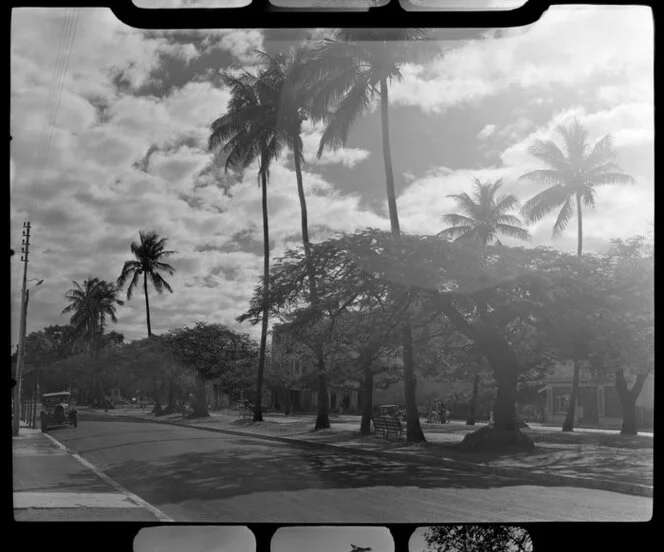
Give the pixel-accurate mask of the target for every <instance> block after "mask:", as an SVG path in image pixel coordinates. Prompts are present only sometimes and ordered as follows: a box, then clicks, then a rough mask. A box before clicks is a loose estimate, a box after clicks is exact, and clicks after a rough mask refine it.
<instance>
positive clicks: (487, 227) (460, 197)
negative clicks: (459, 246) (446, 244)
mask: <svg viewBox="0 0 664 552" xmlns="http://www.w3.org/2000/svg"><path fill="white" fill-rule="evenodd" d="M501 186H502V181H501V180H498V181H496V182H494V183H493V184H491V183H486V184H483V183H482V182H480V181H479V180H478V179H477V178H476V179H475V185H474V187H475V192H474V193H473V195H472V197H471V196H469V195H468V194H467V193H465V192H464V193H461V194H450V195H448V196H447V197H452V198H454V199H455V200H456V202H457V205H458V206H459V209H460V210H461V212H462V213H463V214H451V213H450V214H447V215H443V217H442V219H443V221H444V222H446V223H447V224H451V225H452V226H450V227H449V228H446V229H445V230H443V231H442V232H440V233H439V234H438V235H439V236H441V237H443V238H450V239H453V240H454V241H466V240H472V241H478V242H480V243H482V244H483V245H491V244H492V243H494V242H495V243H496V244H497V245H500V240H499V239H498V234H502V235H503V236H508V237H510V238H516V239H520V240H528V239H530V234H529V233H528V231H527V230H525V229H524V228H523V225H522V223H521V221H520V220H519V218H518V217H516V216H514V215H510V214H508V213H509V211H511V210H512V209H514V208H515V207H516V206H517V205H518V204H519V201H518V199H517V198H516V197H515V196H514V195H512V194H509V195H501V196H499V197H496V193H497V192H498V190H499V188H500V187H501Z"/></svg>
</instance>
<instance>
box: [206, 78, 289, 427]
mask: <svg viewBox="0 0 664 552" xmlns="http://www.w3.org/2000/svg"><path fill="white" fill-rule="evenodd" d="M222 78H223V81H224V84H225V85H226V86H228V87H229V88H230V91H231V99H230V100H229V102H228V110H227V112H226V114H225V115H223V116H222V117H219V118H218V119H216V120H215V121H214V122H213V123H212V129H211V133H210V139H209V148H210V149H211V150H220V151H221V152H222V153H223V154H225V155H226V161H225V170H226V172H228V170H229V169H230V168H233V167H234V168H240V169H245V168H246V167H247V166H249V165H250V164H251V163H252V162H253V161H254V160H256V159H258V181H259V185H260V187H261V199H262V201H261V203H262V210H263V282H264V286H263V302H264V304H265V305H266V308H265V310H264V312H263V316H262V320H261V341H260V350H259V357H258V375H257V377H256V397H262V395H263V377H264V372H265V351H266V347H267V326H268V311H267V304H268V302H269V296H270V289H269V273H270V231H269V223H268V208H267V184H268V179H269V173H270V164H271V163H272V161H273V160H274V159H276V158H277V157H278V156H279V154H280V152H281V150H282V148H283V142H282V140H281V139H280V136H279V134H278V132H277V126H276V125H275V113H276V110H277V109H278V105H275V103H274V100H275V97H274V91H273V89H272V88H271V87H270V86H269V85H267V81H261V79H260V78H258V77H256V76H254V75H251V74H250V73H244V74H243V75H241V76H239V77H233V76H231V75H229V74H224V75H223V76H222ZM261 402H262V401H260V400H257V401H256V405H255V409H254V417H253V419H254V421H255V422H259V421H262V420H263V413H262V405H261Z"/></svg>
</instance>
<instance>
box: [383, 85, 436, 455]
mask: <svg viewBox="0 0 664 552" xmlns="http://www.w3.org/2000/svg"><path fill="white" fill-rule="evenodd" d="M388 105H389V98H388V92H387V79H386V78H383V79H381V81H380V110H381V128H382V138H383V163H384V164H385V182H386V185H387V205H388V208H389V212H390V225H391V229H392V235H393V236H394V237H395V238H396V239H397V240H400V239H401V229H400V228H399V212H398V210H397V199H396V193H395V191H394V173H393V170H392V154H391V152H390V120H389V114H388ZM402 351H403V353H402V354H403V368H404V394H405V399H406V440H407V441H410V442H422V441H426V439H425V438H424V432H423V431H422V427H421V426H420V416H419V413H418V411H417V396H416V379H415V360H414V358H413V333H412V330H411V327H410V323H409V322H407V321H406V322H404V324H403V327H402Z"/></svg>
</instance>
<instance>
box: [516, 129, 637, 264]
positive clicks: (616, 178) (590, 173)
mask: <svg viewBox="0 0 664 552" xmlns="http://www.w3.org/2000/svg"><path fill="white" fill-rule="evenodd" d="M557 132H558V133H559V134H560V136H561V137H562V139H563V145H562V146H559V145H558V144H556V143H555V142H554V141H552V140H537V141H536V142H535V143H534V144H533V145H532V146H531V147H530V149H529V152H530V154H531V155H532V156H533V157H536V158H537V159H539V160H540V161H542V162H543V163H544V164H545V165H546V167H547V168H545V169H537V170H534V171H530V172H528V173H526V174H524V175H523V176H521V179H522V180H525V181H529V182H533V183H535V184H545V185H549V187H548V188H547V189H546V190H544V191H542V192H540V193H538V194H537V195H536V196H534V197H532V198H531V199H529V200H528V201H527V202H526V203H525V204H524V205H523V208H522V209H521V213H522V214H523V215H524V216H525V218H526V222H529V223H531V222H537V221H539V220H541V219H542V218H544V217H545V216H546V215H547V214H548V213H550V212H551V211H553V210H554V209H556V208H557V207H561V206H562V207H561V209H560V211H559V212H558V218H557V219H556V222H555V224H554V225H553V238H557V237H558V236H560V234H562V231H563V230H564V229H565V227H566V226H567V223H568V222H569V221H570V220H571V218H572V216H573V215H574V207H575V205H576V217H577V223H578V226H577V235H578V239H577V255H578V256H579V257H580V256H581V252H582V249H583V213H582V205H583V206H585V207H589V208H592V207H594V206H595V187H596V186H601V185H603V184H632V183H634V179H633V178H632V177H631V176H628V175H626V174H624V173H623V172H622V169H620V167H618V165H616V164H615V163H614V159H615V157H616V152H615V149H614V148H613V143H612V140H611V135H609V134H607V135H606V136H604V138H602V139H601V140H599V141H598V142H597V143H596V144H595V145H594V146H592V147H591V145H590V144H589V143H588V141H587V140H588V131H587V130H586V129H585V128H584V127H583V126H582V125H581V124H580V123H579V121H578V120H577V119H574V120H573V121H572V122H571V123H570V124H569V125H567V126H564V125H559V126H558V128H557Z"/></svg>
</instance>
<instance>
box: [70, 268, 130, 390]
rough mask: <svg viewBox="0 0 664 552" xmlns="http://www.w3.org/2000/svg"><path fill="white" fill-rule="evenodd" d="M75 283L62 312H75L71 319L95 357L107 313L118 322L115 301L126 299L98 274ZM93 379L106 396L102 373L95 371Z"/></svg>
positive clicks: (100, 341)
mask: <svg viewBox="0 0 664 552" xmlns="http://www.w3.org/2000/svg"><path fill="white" fill-rule="evenodd" d="M73 284H74V287H73V288H72V289H70V290H69V291H68V292H67V293H66V294H65V298H66V299H67V300H68V301H69V305H68V306H67V307H65V308H64V310H63V311H62V313H63V314H68V313H73V315H72V317H71V321H70V323H71V325H72V326H73V327H74V328H75V330H76V333H78V334H79V335H80V336H81V337H82V338H84V339H87V341H88V352H89V354H90V357H91V358H92V359H93V361H94V360H96V359H97V356H98V353H99V348H100V346H101V344H102V340H103V337H104V326H105V322H106V317H107V316H110V318H111V320H112V322H113V323H116V322H117V321H118V320H117V317H116V312H117V310H116V305H123V304H124V302H123V301H121V300H120V299H118V293H119V291H120V290H119V289H118V288H117V287H116V286H115V285H114V284H112V283H109V282H106V281H104V280H100V279H99V278H95V277H92V276H90V277H89V278H88V279H87V280H84V282H83V285H81V284H79V283H78V282H73ZM92 383H93V389H97V390H98V391H99V393H100V398H101V399H102V400H103V399H104V397H105V393H104V389H103V384H102V380H101V378H100V377H99V374H95V373H93V376H92ZM95 383H96V385H95Z"/></svg>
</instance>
